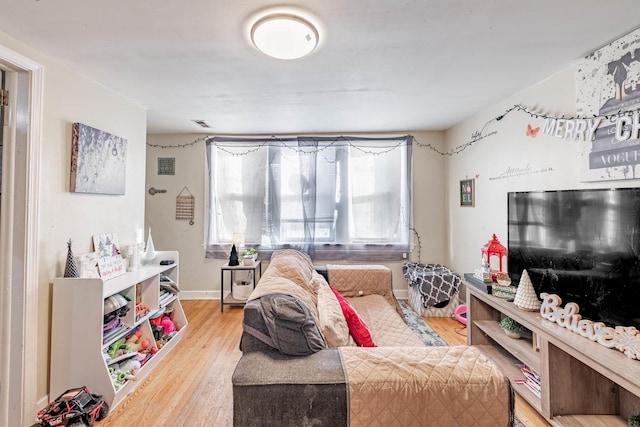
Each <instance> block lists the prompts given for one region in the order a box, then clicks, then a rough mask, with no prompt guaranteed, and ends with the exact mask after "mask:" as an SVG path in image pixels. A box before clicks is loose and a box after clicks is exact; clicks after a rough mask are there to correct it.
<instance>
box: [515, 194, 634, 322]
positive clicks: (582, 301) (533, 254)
mask: <svg viewBox="0 0 640 427" xmlns="http://www.w3.org/2000/svg"><path fill="white" fill-rule="evenodd" d="M507 198H508V233H509V235H508V256H507V266H508V272H509V276H510V277H511V280H512V283H514V284H518V283H519V281H520V277H521V274H522V271H523V270H525V269H526V270H527V273H528V274H529V276H530V278H531V281H532V283H533V286H534V288H535V290H536V293H537V294H538V295H540V293H541V292H547V293H553V294H557V295H559V296H560V297H561V298H562V303H563V305H564V304H566V303H568V302H575V303H577V304H578V306H579V307H580V314H581V315H582V317H583V318H586V319H590V320H592V321H594V322H595V321H599V322H604V323H605V324H607V325H608V326H635V327H636V328H638V329H640V188H618V189H587V190H563V191H538V192H511V193H508V196H507Z"/></svg>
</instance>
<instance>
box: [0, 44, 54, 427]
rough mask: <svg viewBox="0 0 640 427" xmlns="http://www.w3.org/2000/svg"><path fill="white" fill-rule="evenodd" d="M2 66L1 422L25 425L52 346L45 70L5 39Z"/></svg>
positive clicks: (30, 417)
mask: <svg viewBox="0 0 640 427" xmlns="http://www.w3.org/2000/svg"><path fill="white" fill-rule="evenodd" d="M0 67H1V68H2V69H3V70H4V71H6V74H7V83H8V85H7V86H8V87H7V89H8V90H9V91H10V95H9V96H10V99H9V105H10V113H9V120H8V122H9V123H8V124H9V127H8V131H7V134H8V135H5V141H4V146H3V172H2V174H3V190H2V206H1V209H2V215H1V218H0V236H2V238H1V239H0V275H1V276H0V316H1V319H0V327H1V329H0V425H11V426H23V425H30V424H31V422H33V420H34V419H35V413H36V411H37V405H38V402H37V398H38V397H37V393H38V390H37V376H38V375H37V374H38V352H39V351H45V352H48V349H47V348H44V349H43V348H40V349H39V348H38V341H39V333H38V293H39V291H40V290H39V286H38V285H39V279H38V234H39V233H38V224H39V189H40V156H41V154H40V153H41V146H42V126H43V102H44V68H43V66H42V65H40V64H38V63H37V62H34V61H32V60H31V59H29V58H27V57H25V56H23V55H21V54H19V53H17V52H14V51H12V50H10V49H8V48H6V47H4V46H2V45H0ZM42 293H43V294H44V293H45V292H42ZM47 373H48V372H44V373H43V372H40V374H41V375H43V374H44V375H46V374H47Z"/></svg>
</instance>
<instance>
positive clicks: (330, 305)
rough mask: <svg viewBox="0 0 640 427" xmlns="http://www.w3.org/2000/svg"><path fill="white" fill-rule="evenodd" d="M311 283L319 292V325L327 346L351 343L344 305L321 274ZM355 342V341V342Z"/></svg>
mask: <svg viewBox="0 0 640 427" xmlns="http://www.w3.org/2000/svg"><path fill="white" fill-rule="evenodd" d="M311 283H312V284H313V286H314V288H315V289H317V293H318V326H319V327H320V331H321V332H322V335H324V339H325V341H326V342H327V347H332V348H335V347H343V346H347V345H351V343H352V342H353V339H351V340H350V339H349V338H351V335H349V326H348V325H347V321H346V320H345V318H344V314H342V307H340V303H339V302H338V299H337V298H336V296H335V294H334V293H333V292H332V291H331V288H329V284H328V283H327V281H326V280H325V279H324V277H322V276H321V275H319V274H318V275H317V276H314V278H313V279H311ZM354 344H355V343H354Z"/></svg>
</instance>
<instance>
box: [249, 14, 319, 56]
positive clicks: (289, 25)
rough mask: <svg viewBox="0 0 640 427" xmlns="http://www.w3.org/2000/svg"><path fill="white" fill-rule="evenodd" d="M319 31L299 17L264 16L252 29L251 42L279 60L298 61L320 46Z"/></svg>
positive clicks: (285, 15)
mask: <svg viewBox="0 0 640 427" xmlns="http://www.w3.org/2000/svg"><path fill="white" fill-rule="evenodd" d="M318 39H319V37H318V30H317V29H316V27H314V26H313V24H311V23H310V22H309V21H307V20H306V19H303V18H301V17H299V16H297V15H292V14H286V13H276V14H271V15H267V16H264V17H263V18H261V19H259V20H258V21H257V22H256V23H255V24H253V26H252V27H251V41H252V42H253V44H254V45H255V47H257V48H258V50H260V51H261V52H263V53H264V54H266V55H269V56H271V57H274V58H278V59H297V58H302V57H303V56H305V55H308V54H310V53H311V52H312V51H313V49H315V48H316V46H317V45H318Z"/></svg>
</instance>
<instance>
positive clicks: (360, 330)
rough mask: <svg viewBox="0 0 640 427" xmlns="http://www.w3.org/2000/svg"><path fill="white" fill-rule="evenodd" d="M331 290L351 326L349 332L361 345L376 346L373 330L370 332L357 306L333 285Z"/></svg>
mask: <svg viewBox="0 0 640 427" xmlns="http://www.w3.org/2000/svg"><path fill="white" fill-rule="evenodd" d="M331 290H332V291H333V293H334V294H335V296H336V298H338V302H339V303H340V307H341V308H342V314H344V318H345V320H346V321H347V325H348V326H349V333H350V334H351V336H352V337H353V339H354V340H355V342H356V344H358V346H360V347H376V344H375V343H374V342H373V339H371V332H369V328H368V327H367V324H366V323H364V320H362V318H361V317H360V315H359V314H358V313H357V312H356V310H355V308H353V306H352V305H351V304H349V301H347V300H346V299H345V298H344V297H343V296H342V295H340V292H338V291H336V290H335V289H334V288H333V287H331Z"/></svg>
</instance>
